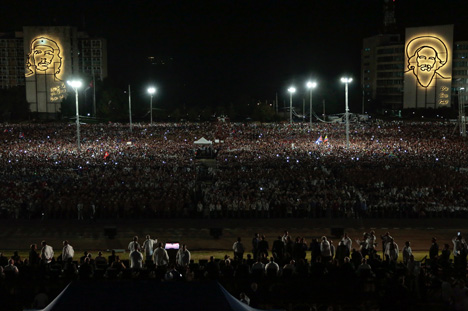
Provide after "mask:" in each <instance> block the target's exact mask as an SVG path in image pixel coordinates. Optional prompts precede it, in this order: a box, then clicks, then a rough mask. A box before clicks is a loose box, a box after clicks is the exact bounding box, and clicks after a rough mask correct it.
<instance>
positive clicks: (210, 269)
mask: <svg viewBox="0 0 468 311" xmlns="http://www.w3.org/2000/svg"><path fill="white" fill-rule="evenodd" d="M220 271H221V270H220V268H219V264H218V263H217V262H216V261H215V260H214V257H213V256H211V257H210V261H208V263H207V264H206V277H207V278H209V279H211V280H217V279H218V278H219V272H220Z"/></svg>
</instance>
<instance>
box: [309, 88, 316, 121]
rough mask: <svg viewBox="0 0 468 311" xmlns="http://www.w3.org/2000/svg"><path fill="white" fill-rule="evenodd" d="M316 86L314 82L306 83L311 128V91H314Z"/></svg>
mask: <svg viewBox="0 0 468 311" xmlns="http://www.w3.org/2000/svg"><path fill="white" fill-rule="evenodd" d="M316 86H317V83H316V82H310V81H309V82H307V88H308V89H309V92H310V94H309V100H310V107H309V108H310V109H309V113H310V118H309V119H310V127H312V90H313V89H315V87H316Z"/></svg>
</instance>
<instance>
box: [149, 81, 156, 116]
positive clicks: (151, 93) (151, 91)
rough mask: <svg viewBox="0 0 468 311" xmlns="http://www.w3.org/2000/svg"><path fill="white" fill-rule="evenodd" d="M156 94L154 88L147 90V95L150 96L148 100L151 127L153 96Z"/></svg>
mask: <svg viewBox="0 0 468 311" xmlns="http://www.w3.org/2000/svg"><path fill="white" fill-rule="evenodd" d="M154 93H156V89H155V88H154V87H149V88H148V94H150V95H151V99H150V124H151V125H153V94H154Z"/></svg>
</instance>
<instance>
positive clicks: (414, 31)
mask: <svg viewBox="0 0 468 311" xmlns="http://www.w3.org/2000/svg"><path fill="white" fill-rule="evenodd" d="M452 44H453V25H444V26H432V27H419V28H407V29H406V45H405V67H406V70H405V84H404V94H405V95H404V108H439V107H447V106H450V97H451V83H452V59H451V57H452Z"/></svg>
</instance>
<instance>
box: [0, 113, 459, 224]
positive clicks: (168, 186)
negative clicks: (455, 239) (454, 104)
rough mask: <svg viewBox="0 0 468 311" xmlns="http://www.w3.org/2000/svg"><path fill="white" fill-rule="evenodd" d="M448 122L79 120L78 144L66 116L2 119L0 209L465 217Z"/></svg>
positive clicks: (35, 215) (72, 213) (54, 215)
mask: <svg viewBox="0 0 468 311" xmlns="http://www.w3.org/2000/svg"><path fill="white" fill-rule="evenodd" d="M454 127H455V125H454V124H453V123H450V122H401V121H400V122H397V121H392V122H384V121H378V120H377V121H372V122H368V123H353V124H351V130H350V147H349V149H348V148H346V139H345V137H346V135H345V129H344V126H343V125H342V124H336V123H331V124H330V123H326V124H325V123H320V124H318V123H314V124H313V125H312V127H309V126H308V125H307V124H302V123H298V124H293V125H289V124H259V123H245V124H243V123H228V122H217V123H208V122H207V123H170V124H169V123H158V124H154V125H148V124H135V125H134V126H133V131H132V132H130V130H129V128H128V125H125V124H113V123H112V124H83V125H81V141H80V146H81V148H80V150H78V149H77V141H76V128H75V125H74V124H66V123H41V124H37V123H26V124H0V141H1V148H0V218H13V219H43V218H48V219H106V218H143V217H145V218H151V217H158V218H160V217H204V218H225V217H238V218H253V217H257V218H261V217H264V218H267V217H311V218H319V217H330V218H332V217H337V218H338V217H341V218H365V217H373V218H380V217H381V218H390V217H408V218H410V217H411V218H425V217H466V216H467V215H468V213H467V210H468V208H467V207H468V173H467V170H468V152H467V151H468V146H467V145H466V141H465V140H464V139H463V138H462V137H460V135H459V134H458V133H456V131H455V130H454ZM201 137H204V138H206V139H209V140H211V141H212V142H213V144H212V145H207V146H202V147H200V146H196V145H194V142H195V141H196V140H198V139H200V138H201ZM319 137H321V138H322V139H321V141H320V140H319V141H317V140H318V138H319ZM197 149H198V150H197ZM200 149H203V150H200ZM207 150H209V151H210V152H209V153H207V152H206V151H207ZM201 154H210V155H212V156H213V159H209V160H200V159H199V156H200V155H201Z"/></svg>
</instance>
